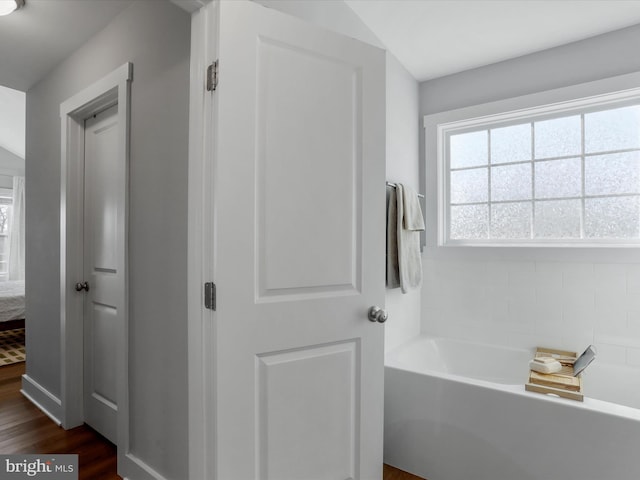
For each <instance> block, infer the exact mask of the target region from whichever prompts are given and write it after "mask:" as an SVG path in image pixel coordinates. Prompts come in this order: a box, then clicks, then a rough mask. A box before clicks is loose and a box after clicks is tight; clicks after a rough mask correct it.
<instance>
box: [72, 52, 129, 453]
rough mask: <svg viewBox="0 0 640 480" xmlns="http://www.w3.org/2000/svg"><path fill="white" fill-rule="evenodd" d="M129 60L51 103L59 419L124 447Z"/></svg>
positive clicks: (125, 443) (126, 371)
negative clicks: (57, 161) (57, 158)
mask: <svg viewBox="0 0 640 480" xmlns="http://www.w3.org/2000/svg"><path fill="white" fill-rule="evenodd" d="M132 67H133V66H132V65H131V64H130V63H127V64H124V65H122V66H121V67H119V68H118V69H116V70H115V71H113V72H111V73H110V74H108V75H107V76H106V77H103V78H102V79H101V80H99V81H97V82H96V83H94V84H93V85H91V86H89V87H87V88H86V89H84V90H83V91H81V92H79V93H77V94H76V95H74V96H73V97H71V98H70V99H68V100H67V101H65V102H63V103H62V104H61V106H60V114H61V145H62V155H61V158H62V165H61V167H62V170H61V171H62V179H61V181H62V185H61V192H62V195H61V225H60V235H61V242H60V244H61V265H60V275H61V282H60V283H61V291H60V295H61V312H60V319H61V333H62V334H61V351H62V362H61V363H62V365H61V367H62V398H61V403H62V405H61V406H62V426H63V427H64V428H66V429H69V428H73V427H76V426H78V425H82V424H83V423H88V424H89V425H91V426H92V427H94V428H95V429H96V430H98V431H99V432H100V433H102V434H103V435H104V436H105V437H107V438H108V439H109V440H111V441H113V442H114V443H116V444H117V445H118V456H119V458H121V456H123V455H125V454H126V453H127V452H128V449H129V448H128V447H129V445H128V440H129V439H128V368H127V365H128V335H127V332H128V302H127V205H128V202H127V197H128V157H129V125H128V124H129V96H130V93H129V92H130V81H131V78H132Z"/></svg>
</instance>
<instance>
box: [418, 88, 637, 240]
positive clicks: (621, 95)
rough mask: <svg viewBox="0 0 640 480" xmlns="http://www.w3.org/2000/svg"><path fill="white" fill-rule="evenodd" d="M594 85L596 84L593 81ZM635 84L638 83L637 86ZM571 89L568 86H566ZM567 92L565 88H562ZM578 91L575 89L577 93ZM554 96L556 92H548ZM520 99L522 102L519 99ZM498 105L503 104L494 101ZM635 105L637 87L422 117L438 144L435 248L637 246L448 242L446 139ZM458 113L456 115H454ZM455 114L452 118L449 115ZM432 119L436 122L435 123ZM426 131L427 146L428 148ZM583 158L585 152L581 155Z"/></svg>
mask: <svg viewBox="0 0 640 480" xmlns="http://www.w3.org/2000/svg"><path fill="white" fill-rule="evenodd" d="M596 83H597V82H596ZM636 84H637V83H636ZM569 89H570V87H569ZM562 90H567V89H562ZM579 90H581V89H580V88H576V91H579ZM549 93H557V91H553V92H549ZM544 96H545V94H544V93H543V94H536V95H533V96H527V99H528V100H529V102H530V101H531V100H533V97H538V98H542V97H544ZM522 100H523V99H522ZM497 103H505V102H504V101H503V102H497ZM507 103H509V104H510V105H513V104H518V103H528V102H524V101H522V102H518V99H513V100H512V101H510V102H507ZM634 104H640V87H634V88H627V89H621V90H616V91H611V92H610V93H600V94H596V95H590V96H584V97H581V98H575V99H570V100H565V101H559V102H555V103H548V104H542V105H540V106H523V108H517V109H514V110H507V111H499V109H498V111H497V112H495V113H490V114H487V115H480V116H472V115H470V116H467V117H466V118H465V117H464V116H463V115H460V114H461V113H462V111H454V112H447V113H448V114H449V115H446V114H445V115H444V116H445V117H446V116H449V117H451V116H453V117H454V118H455V117H458V118H456V119H455V120H454V121H446V122H437V119H438V117H442V116H443V115H442V114H440V115H438V114H436V115H432V116H426V117H425V129H428V128H434V126H435V129H436V141H437V150H436V151H437V170H438V195H437V202H438V245H439V246H446V247H449V246H453V247H455V246H490V247H568V246H571V247H639V246H640V239H584V238H582V239H562V240H556V239H508V240H506V239H505V240H502V239H486V240H485V239H464V240H463V239H451V238H450V235H449V233H450V224H449V218H450V214H449V212H450V208H451V206H450V196H449V191H448V187H449V185H450V183H449V177H450V168H449V155H448V153H449V152H448V144H449V142H448V138H449V137H450V136H451V135H453V134H459V133H465V132H471V131H477V130H484V129H490V128H496V127H506V126H510V125H516V124H521V123H528V122H532V121H540V120H546V119H550V118H558V117H564V116H570V115H577V114H584V113H589V112H592V111H599V110H606V109H613V108H619V107H624V106H629V105H634ZM492 106H493V107H494V109H495V107H496V105H491V104H488V105H484V106H482V105H481V106H478V107H473V108H467V109H462V110H463V111H469V112H470V113H478V112H483V111H486V110H487V109H491V107H492ZM456 112H458V114H456ZM451 114H454V115H451ZM434 119H435V120H436V122H435V123H434ZM428 137H429V135H428V132H427V140H426V144H427V146H428ZM582 155H584V152H582Z"/></svg>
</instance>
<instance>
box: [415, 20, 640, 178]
mask: <svg viewBox="0 0 640 480" xmlns="http://www.w3.org/2000/svg"><path fill="white" fill-rule="evenodd" d="M638 45H640V25H634V26H632V27H628V28H623V29H621V30H616V31H614V32H610V33H605V34H603V35H598V36H595V37H591V38H587V39H586V40H581V41H578V42H573V43H569V44H567V45H562V46H559V47H556V48H551V49H548V50H543V51H541V52H536V53H532V54H529V55H524V56H522V57H518V58H514V59H511V60H506V61H504V62H499V63H494V64H492V65H487V66H485V67H480V68H475V69H472V70H467V71H464V72H460V73H456V74H453V75H448V76H446V77H441V78H436V79H434V80H428V81H426V82H422V83H421V84H420V116H421V117H422V116H424V115H429V114H432V113H438V112H444V111H447V110H453V109H456V108H462V107H468V106H471V105H479V104H482V103H488V102H493V101H497V100H502V99H506V98H512V97H518V96H521V95H527V94H530V93H536V92H544V91H546V90H551V89H554V88H560V87H567V86H570V85H576V84H578V83H584V82H590V81H593V80H600V79H603V78H607V77H613V76H615V75H622V74H625V73H631V72H636V71H639V70H640V55H638ZM421 124H422V122H421ZM420 158H421V159H424V134H421V135H420ZM420 169H421V170H420V178H421V179H422V186H423V188H424V178H425V170H424V162H420Z"/></svg>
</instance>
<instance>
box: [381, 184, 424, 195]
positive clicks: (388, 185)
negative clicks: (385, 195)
mask: <svg viewBox="0 0 640 480" xmlns="http://www.w3.org/2000/svg"><path fill="white" fill-rule="evenodd" d="M387 187H393V188H396V184H395V183H391V182H387ZM418 197H420V198H424V195H422V194H421V193H418Z"/></svg>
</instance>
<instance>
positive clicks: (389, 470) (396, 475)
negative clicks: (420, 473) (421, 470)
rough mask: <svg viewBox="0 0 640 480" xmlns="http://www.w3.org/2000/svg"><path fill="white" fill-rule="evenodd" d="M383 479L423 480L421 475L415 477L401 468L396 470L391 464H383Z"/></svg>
mask: <svg viewBox="0 0 640 480" xmlns="http://www.w3.org/2000/svg"><path fill="white" fill-rule="evenodd" d="M383 480H425V479H423V478H422V477H416V476H415V475H412V474H410V473H407V472H403V471H402V470H398V469H397V468H395V467H392V466H391V465H385V466H384V473H383Z"/></svg>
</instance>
